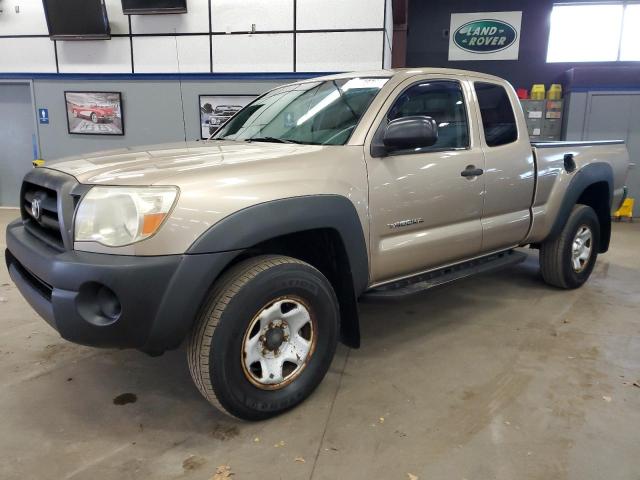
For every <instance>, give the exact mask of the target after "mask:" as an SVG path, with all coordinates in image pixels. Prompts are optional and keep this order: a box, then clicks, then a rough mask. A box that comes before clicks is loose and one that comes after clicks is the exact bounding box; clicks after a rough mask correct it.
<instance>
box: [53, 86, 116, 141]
mask: <svg viewBox="0 0 640 480" xmlns="http://www.w3.org/2000/svg"><path fill="white" fill-rule="evenodd" d="M64 99H65V102H66V104H67V128H68V130H69V133H71V134H78V135H124V120H123V114H122V96H121V94H120V92H64Z"/></svg>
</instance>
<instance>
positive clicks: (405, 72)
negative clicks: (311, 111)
mask: <svg viewBox="0 0 640 480" xmlns="http://www.w3.org/2000/svg"><path fill="white" fill-rule="evenodd" d="M432 74H436V75H437V74H446V75H466V76H474V77H481V78H485V79H487V80H493V81H500V82H504V81H505V80H504V79H503V78H500V77H496V76H494V75H488V74H486V73H480V72H473V71H471V70H457V69H453V68H442V67H413V68H390V69H381V70H364V71H356V72H345V73H338V74H335V75H326V76H323V77H318V78H314V79H313V80H338V79H343V78H354V77H388V78H395V79H397V80H402V79H404V78H409V77H412V76H414V75H432ZM303 81H309V80H303ZM299 83H302V82H299Z"/></svg>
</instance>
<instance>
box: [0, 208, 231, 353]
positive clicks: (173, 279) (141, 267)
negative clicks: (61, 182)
mask: <svg viewBox="0 0 640 480" xmlns="http://www.w3.org/2000/svg"><path fill="white" fill-rule="evenodd" d="M238 253H239V252H221V253H211V254H202V255H167V256H154V257H136V256H124V255H106V254H98V253H88V252H79V251H64V252H60V251H58V250H56V249H54V248H52V247H50V246H49V245H47V244H45V243H44V242H42V241H41V240H39V239H38V238H36V237H35V236H33V235H31V234H30V233H29V232H28V231H27V230H26V229H25V227H24V225H23V224H22V221H20V220H17V221H15V222H13V223H11V224H9V226H8V227H7V250H6V252H5V259H6V263H7V268H8V269H9V275H10V276H11V279H12V280H13V281H14V282H15V284H16V286H17V287H18V289H19V290H20V292H21V293H22V295H23V296H24V297H25V299H26V300H27V301H28V302H29V304H30V305H31V306H32V307H33V308H34V310H35V311H36V312H37V313H38V314H39V315H40V316H42V317H43V318H44V319H45V320H46V321H47V323H49V325H51V326H52V327H53V328H55V329H56V330H57V331H58V332H59V333H60V335H61V336H62V337H63V338H65V339H67V340H69V341H72V342H75V343H80V344H83V345H91V346H97V347H116V348H138V349H140V350H144V351H147V352H150V353H159V352H162V351H164V350H168V349H171V348H176V347H177V346H178V345H180V343H181V342H182V340H183V339H184V337H185V336H186V334H187V332H188V331H189V330H190V328H191V325H192V324H193V321H194V319H195V317H196V315H197V313H198V309H199V308H200V305H201V304H202V302H203V301H204V299H205V297H206V294H207V292H208V290H209V288H210V286H211V285H212V283H213V282H214V281H215V279H216V278H217V277H218V275H219V274H220V272H221V271H222V270H223V269H224V267H225V266H226V265H228V263H229V262H230V261H231V260H232V259H233V258H234V257H235V256H236V255H237V254H238ZM103 287H106V289H103ZM102 291H110V292H111V293H113V295H114V296H115V298H116V299H117V302H118V303H119V308H118V309H117V314H113V315H111V316H105V315H103V313H102V312H103V310H101V302H103V301H104V298H103V297H104V296H103V295H102V294H101V293H99V292H102ZM112 313H113V312H112Z"/></svg>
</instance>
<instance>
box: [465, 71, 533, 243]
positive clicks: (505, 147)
mask: <svg viewBox="0 0 640 480" xmlns="http://www.w3.org/2000/svg"><path fill="white" fill-rule="evenodd" d="M472 84H473V90H474V94H475V97H476V99H477V102H478V103H477V105H478V108H477V109H476V111H477V112H478V117H479V118H478V122H479V123H480V124H481V129H480V130H481V132H480V137H481V141H482V148H483V150H484V153H485V166H486V169H485V174H484V181H485V186H486V193H485V198H484V208H483V212H482V251H483V252H491V251H495V250H501V249H504V248H509V247H513V246H515V245H518V244H519V243H520V242H521V241H522V240H524V238H525V237H526V235H527V232H528V231H529V225H530V222H531V214H530V210H529V209H530V207H531V204H532V202H533V190H534V188H535V169H534V159H533V150H532V149H531V144H530V143H529V141H528V136H527V132H526V130H524V131H523V129H522V126H523V125H524V119H521V121H520V122H518V121H517V115H519V116H522V113H521V110H520V105H519V101H518V98H517V96H516V94H515V92H514V91H513V88H509V89H506V88H505V87H504V85H503V84H500V83H496V82H492V81H488V80H484V79H473V83H472ZM516 108H517V109H518V110H517V111H516V110H515V109H516ZM516 114H517V115H516ZM519 125H520V128H519Z"/></svg>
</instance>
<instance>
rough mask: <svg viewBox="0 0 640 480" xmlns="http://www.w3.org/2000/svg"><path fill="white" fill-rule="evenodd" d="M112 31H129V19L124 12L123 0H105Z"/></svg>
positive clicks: (117, 32)
mask: <svg viewBox="0 0 640 480" xmlns="http://www.w3.org/2000/svg"><path fill="white" fill-rule="evenodd" d="M104 3H105V5H106V6H107V17H109V26H110V27H111V33H116V34H120V33H129V19H128V18H127V16H126V15H123V13H122V0H105V2H104Z"/></svg>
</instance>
